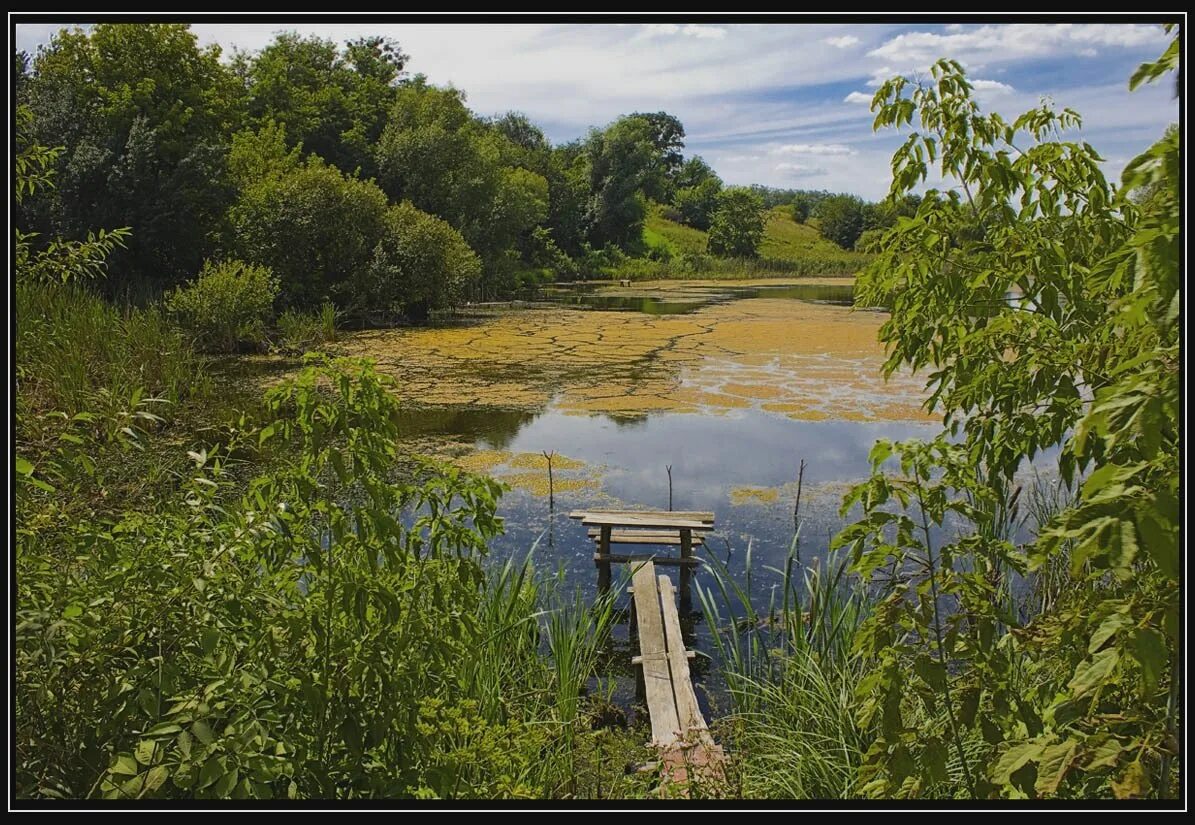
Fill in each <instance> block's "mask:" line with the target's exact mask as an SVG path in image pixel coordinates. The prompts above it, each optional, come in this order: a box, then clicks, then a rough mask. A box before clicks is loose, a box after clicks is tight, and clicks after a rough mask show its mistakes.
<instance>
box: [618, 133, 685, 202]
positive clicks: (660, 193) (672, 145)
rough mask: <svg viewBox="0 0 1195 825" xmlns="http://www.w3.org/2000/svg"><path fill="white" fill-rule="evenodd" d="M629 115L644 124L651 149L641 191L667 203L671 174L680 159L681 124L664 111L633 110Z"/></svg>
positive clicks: (681, 147)
mask: <svg viewBox="0 0 1195 825" xmlns="http://www.w3.org/2000/svg"><path fill="white" fill-rule="evenodd" d="M629 117H632V118H637V119H639V120H642V121H643V122H644V123H646V124H647V127H648V130H649V140H650V141H651V145H652V148H653V149H654V150H655V152H654V157H653V158H652V162H651V165H650V168H649V169H648V170H647V172H646V174H645V176H644V180H643V192H644V194H645V195H647V196H648V197H649V198H651V199H652V200H655V201H658V202H660V203H668V202H669V201H671V200H672V195H673V191H674V188H675V180H674V179H675V177H676V175H677V173H678V172H679V171H680V169H681V163H682V161H684V154H683V153H682V150H683V149H684V148H685V127H684V125H683V124H682V123H681V122H680V121H679V120H678V119H677V118H676V117H674V116H673V115H670V114H668V113H667V112H651V113H646V114H645V113H642V112H636V113H634V114H632V115H629Z"/></svg>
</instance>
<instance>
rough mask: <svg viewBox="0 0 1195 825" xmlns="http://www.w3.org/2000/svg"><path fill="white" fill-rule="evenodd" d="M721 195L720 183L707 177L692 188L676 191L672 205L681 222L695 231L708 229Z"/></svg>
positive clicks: (714, 178) (716, 179) (713, 178)
mask: <svg viewBox="0 0 1195 825" xmlns="http://www.w3.org/2000/svg"><path fill="white" fill-rule="evenodd" d="M721 194H722V181H720V180H718V178H716V177H709V178H706V179H705V180H703V181H701V182H700V183H698V184H695V185H694V186H687V187H684V188H681V189H677V190H676V194H675V195H674V196H673V198H672V205H673V206H675V207H676V210H677V211H678V212H680V216H681V220H682V221H684V223H686V224H688V225H689V226H692V227H694V228H696V229H709V228H710V222H711V221H712V219H713V215H714V213H715V211H716V210H717V208H718V203H719V196H720V195H721Z"/></svg>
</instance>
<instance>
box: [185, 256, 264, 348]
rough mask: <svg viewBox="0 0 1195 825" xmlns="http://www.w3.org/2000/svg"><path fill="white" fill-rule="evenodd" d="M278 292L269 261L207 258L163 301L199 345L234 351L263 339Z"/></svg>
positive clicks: (200, 346) (258, 343)
mask: <svg viewBox="0 0 1195 825" xmlns="http://www.w3.org/2000/svg"><path fill="white" fill-rule="evenodd" d="M277 297H278V279H277V278H275V277H274V276H273V274H272V273H271V272H270V270H269V269H268V268H267V267H264V266H254V265H252V264H247V263H245V262H243V261H223V262H221V263H213V262H211V261H207V262H205V263H204V265H203V271H202V272H200V273H199V277H198V278H196V279H195V280H194V281H192V282H191V283H189V284H185V285H184V286H181V287H179V288H178V289H176V290H174V292H172V293H171V294H170V295H169V296H168V298H167V300H166V306H167V308H168V309H169V310H170V312H171V313H172V314H174V315H175V316H176V317H177V318H178V320H179V323H180V324H181V325H182V326H183V328H184V329H186V330H187V331H189V332H190V333H191V335H192V336H193V338H194V341H195V345H196V346H197V347H199V348H200V349H202V350H206V351H208V352H236V351H238V350H239V349H241V348H242V347H244V346H258V345H260V344H261V343H262V342H264V341H265V326H266V321H268V320H269V318H270V314H271V312H272V311H273V306H274V299H275V298H277Z"/></svg>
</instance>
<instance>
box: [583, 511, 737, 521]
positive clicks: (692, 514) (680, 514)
mask: <svg viewBox="0 0 1195 825" xmlns="http://www.w3.org/2000/svg"><path fill="white" fill-rule="evenodd" d="M590 513H592V514H594V515H607V516H660V515H662V516H673V517H675V518H687V519H692V520H694V521H704V522H708V523H709V524H713V523H714V514H713V513H712V512H710V511H709V510H608V509H601V508H599V509H595V510H573V511H572V512H571V513H569V514H568V517H569V518H571V519H583V518H585V517H586V516H587V515H589V514H590Z"/></svg>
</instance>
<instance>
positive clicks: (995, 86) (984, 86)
mask: <svg viewBox="0 0 1195 825" xmlns="http://www.w3.org/2000/svg"><path fill="white" fill-rule="evenodd" d="M971 85H972V86H974V87H975V91H977V92H991V93H993V94H1010V93H1011V92H1013V91H1014V89H1013V88H1012V86H1009V85H1008V84H1007V83H1001V82H1000V81H999V80H972V81H971Z"/></svg>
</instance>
